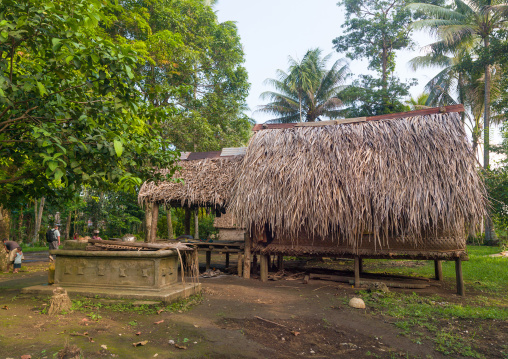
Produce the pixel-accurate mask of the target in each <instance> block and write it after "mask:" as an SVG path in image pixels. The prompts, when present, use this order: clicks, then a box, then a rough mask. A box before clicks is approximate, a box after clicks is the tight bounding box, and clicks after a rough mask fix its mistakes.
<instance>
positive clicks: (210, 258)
mask: <svg viewBox="0 0 508 359" xmlns="http://www.w3.org/2000/svg"><path fill="white" fill-rule="evenodd" d="M211 261H212V251H211V250H207V251H206V270H209V269H210V262H211Z"/></svg>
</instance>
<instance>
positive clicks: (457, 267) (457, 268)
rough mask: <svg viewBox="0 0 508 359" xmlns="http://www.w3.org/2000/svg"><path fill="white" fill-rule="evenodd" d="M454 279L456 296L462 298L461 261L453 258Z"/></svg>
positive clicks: (463, 293) (463, 292)
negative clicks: (455, 281)
mask: <svg viewBox="0 0 508 359" xmlns="http://www.w3.org/2000/svg"><path fill="white" fill-rule="evenodd" d="M455 277H456V279H457V294H458V295H462V296H464V295H465V294H466V293H465V291H464V279H463V278H462V261H461V260H460V258H455Z"/></svg>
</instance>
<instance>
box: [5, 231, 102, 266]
mask: <svg viewBox="0 0 508 359" xmlns="http://www.w3.org/2000/svg"><path fill="white" fill-rule="evenodd" d="M77 237H78V234H77V233H75V234H74V239H77ZM92 239H101V237H99V231H98V230H95V231H94V232H93V236H92ZM46 241H47V242H48V245H49V249H50V250H52V249H58V246H60V224H58V223H56V224H55V225H54V226H53V228H50V229H48V231H47V232H46ZM2 242H3V245H4V248H5V251H6V252H7V272H9V271H10V267H11V266H13V271H12V272H13V273H18V272H19V270H20V268H21V261H22V260H23V259H24V257H23V251H22V249H21V246H20V245H19V243H18V242H15V241H9V240H8V239H7V238H4V239H3V240H2ZM49 260H50V261H53V260H54V258H53V257H52V256H51V255H50V256H49Z"/></svg>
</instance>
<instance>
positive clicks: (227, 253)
mask: <svg viewBox="0 0 508 359" xmlns="http://www.w3.org/2000/svg"><path fill="white" fill-rule="evenodd" d="M226 268H229V252H226Z"/></svg>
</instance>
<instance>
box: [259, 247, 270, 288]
mask: <svg viewBox="0 0 508 359" xmlns="http://www.w3.org/2000/svg"><path fill="white" fill-rule="evenodd" d="M269 258H270V257H269V256H268V255H267V254H261V255H260V258H259V272H260V277H261V282H268V259H269Z"/></svg>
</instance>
